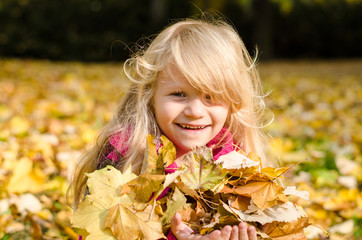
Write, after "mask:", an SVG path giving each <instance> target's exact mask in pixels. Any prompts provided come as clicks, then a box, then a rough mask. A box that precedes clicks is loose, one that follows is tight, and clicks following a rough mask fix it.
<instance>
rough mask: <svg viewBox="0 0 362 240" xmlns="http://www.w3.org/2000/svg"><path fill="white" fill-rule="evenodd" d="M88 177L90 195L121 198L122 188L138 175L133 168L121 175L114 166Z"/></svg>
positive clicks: (89, 174) (90, 174)
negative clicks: (133, 171)
mask: <svg viewBox="0 0 362 240" xmlns="http://www.w3.org/2000/svg"><path fill="white" fill-rule="evenodd" d="M86 175H87V176H88V180H87V186H88V189H89V192H90V194H92V195H100V196H106V195H112V196H120V195H121V188H122V186H123V185H124V184H125V183H127V182H129V181H131V180H133V179H135V178H136V177H137V175H136V174H134V173H132V171H131V168H128V169H127V170H126V171H125V172H124V173H121V172H120V171H119V170H117V169H115V168H114V167H112V166H107V167H105V168H102V169H100V170H97V171H94V172H92V173H88V174H86Z"/></svg>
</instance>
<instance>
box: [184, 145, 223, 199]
mask: <svg viewBox="0 0 362 240" xmlns="http://www.w3.org/2000/svg"><path fill="white" fill-rule="evenodd" d="M181 169H182V171H184V172H183V174H181V175H180V180H181V182H182V183H183V184H184V186H186V187H188V188H190V189H195V190H198V191H201V192H204V191H206V190H209V189H212V188H214V187H216V186H217V185H219V184H220V183H222V181H223V179H224V177H225V173H224V172H223V171H222V168H221V166H220V165H217V164H215V163H214V162H213V159H212V151H211V149H210V148H206V147H198V148H197V149H195V150H194V151H193V152H190V153H189V154H187V155H186V156H185V158H184V160H183V162H182V165H181Z"/></svg>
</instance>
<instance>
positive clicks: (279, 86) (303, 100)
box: [0, 59, 362, 240]
mask: <svg viewBox="0 0 362 240" xmlns="http://www.w3.org/2000/svg"><path fill="white" fill-rule="evenodd" d="M260 68H261V69H260V73H261V79H262V82H263V85H264V86H265V87H266V90H272V92H271V94H270V95H269V96H268V97H267V98H266V100H267V101H268V102H267V106H268V107H269V108H270V109H271V110H272V112H273V113H274V116H275V120H274V122H273V123H272V124H271V125H270V126H268V127H267V129H266V130H267V132H268V134H270V135H271V136H272V138H271V139H270V140H271V153H272V155H274V156H275V157H276V159H278V160H279V162H280V165H281V166H292V165H295V164H296V163H298V162H299V161H301V160H303V159H307V160H306V161H304V162H303V163H301V164H298V165H296V166H295V167H293V168H291V169H290V170H288V171H287V172H285V173H284V175H283V176H284V182H285V185H286V186H293V185H296V186H298V190H302V191H308V192H309V194H310V200H309V203H307V202H306V201H305V200H300V199H296V201H297V205H300V206H303V208H304V210H305V211H306V213H307V214H308V216H309V221H310V222H311V223H312V224H317V225H320V226H321V227H322V228H323V229H326V230H327V231H328V232H329V237H330V239H332V240H345V239H348V240H352V239H360V238H362V194H361V192H362V191H361V190H362V174H361V172H362V147H361V146H362V138H361V136H362V135H361V132H362V124H361V123H362V119H361V117H362V108H361V106H362V97H361V96H362V81H361V79H362V68H361V60H358V59H355V60H343V61H335V60H333V61H288V62H267V63H264V62H262V63H261V64H260ZM126 85H127V81H126V80H125V78H124V76H123V75H122V70H121V64H120V63H113V64H112V63H79V62H51V61H39V60H27V59H0V239H2V240H7V239H41V238H43V239H57V240H60V239H64V240H65V239H77V240H78V236H77V235H76V234H75V233H74V231H73V230H72V229H71V228H70V226H71V224H70V222H69V217H70V216H71V215H72V210H71V208H70V207H69V206H68V205H67V203H66V200H65V192H66V189H67V187H68V179H69V175H70V173H71V170H72V166H73V162H74V161H75V160H76V159H77V158H78V157H79V155H80V154H81V152H82V151H84V150H86V149H88V148H89V147H90V145H92V142H93V140H94V139H95V135H96V132H97V131H98V130H99V129H100V128H101V127H102V126H104V125H105V123H106V122H108V121H109V120H110V118H111V117H112V114H113V113H114V110H115V103H116V98H117V97H118V96H119V95H120V94H121V93H122V92H124V90H125V87H126ZM169 194H171V192H170V193H169ZM305 233H306V236H307V238H308V239H320V236H322V237H325V235H323V232H322V231H320V230H318V229H316V228H314V230H312V228H311V227H310V226H309V227H307V228H306V229H305ZM321 234H322V235H321Z"/></svg>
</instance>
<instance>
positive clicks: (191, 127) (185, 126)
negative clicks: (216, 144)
mask: <svg viewBox="0 0 362 240" xmlns="http://www.w3.org/2000/svg"><path fill="white" fill-rule="evenodd" d="M180 126H181V127H183V128H188V129H203V128H205V126H201V127H200V126H188V125H182V124H180Z"/></svg>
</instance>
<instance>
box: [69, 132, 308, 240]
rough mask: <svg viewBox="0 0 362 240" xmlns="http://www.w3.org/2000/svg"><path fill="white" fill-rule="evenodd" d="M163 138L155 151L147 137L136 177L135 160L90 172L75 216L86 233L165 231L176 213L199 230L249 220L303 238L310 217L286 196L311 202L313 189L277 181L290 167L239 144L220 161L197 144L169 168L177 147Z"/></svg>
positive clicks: (139, 235)
mask: <svg viewBox="0 0 362 240" xmlns="http://www.w3.org/2000/svg"><path fill="white" fill-rule="evenodd" d="M161 140H162V147H161V148H160V149H159V150H158V152H157V151H156V146H155V144H154V143H153V137H152V136H150V137H149V138H148V148H147V149H148V154H147V158H145V160H144V162H143V165H142V170H141V173H140V175H138V176H137V175H135V174H134V173H132V171H131V170H130V169H131V167H130V168H129V169H128V170H126V171H124V172H123V173H121V172H120V171H118V170H116V169H115V168H113V167H112V166H107V167H106V168H103V169H101V170H97V171H95V172H93V173H90V174H88V177H89V178H88V181H87V186H88V188H89V192H90V194H89V195H87V196H86V198H85V200H84V201H83V202H82V203H81V204H80V205H79V208H78V209H77V210H76V211H75V213H74V215H73V216H72V218H71V221H72V223H73V226H74V227H77V228H81V229H83V230H85V231H86V232H87V233H85V232H83V234H84V235H85V234H86V235H87V239H100V238H101V239H110V240H111V239H121V240H132V239H149V240H151V239H161V238H165V235H167V232H168V231H169V230H170V222H171V219H172V217H173V216H174V215H175V213H176V212H180V213H181V216H182V219H183V221H185V222H186V224H188V225H189V226H190V227H191V228H192V229H193V230H194V231H195V232H198V233H201V234H206V233H209V232H211V231H213V230H215V229H221V228H222V227H224V226H226V225H236V224H238V223H240V222H241V221H244V222H247V223H248V224H250V225H254V226H255V227H256V229H257V234H258V235H259V236H260V238H261V239H271V238H273V239H289V238H291V239H295V240H297V239H305V236H304V232H303V229H304V228H305V227H307V226H308V225H309V224H308V216H307V214H306V213H305V212H304V211H303V209H302V208H301V207H300V206H298V205H296V204H293V203H292V202H291V201H289V198H288V196H294V197H298V198H302V199H304V200H306V201H308V198H309V194H308V192H306V191H303V192H301V191H297V190H296V188H295V187H287V188H284V187H283V186H282V185H281V184H280V183H279V181H280V178H281V177H282V175H283V174H284V173H285V172H286V171H287V170H288V169H289V168H288V167H283V168H272V167H267V168H262V166H261V161H260V159H259V158H258V157H257V156H255V155H254V154H252V153H249V154H248V156H245V153H243V152H242V151H241V150H240V151H232V152H230V153H228V154H226V155H223V156H221V157H220V158H219V159H218V160H217V161H216V162H214V160H213V156H212V150H211V149H210V148H207V147H198V148H196V149H195V150H193V151H192V152H190V153H189V154H187V155H186V156H185V157H184V159H183V161H182V163H181V166H180V167H179V168H178V169H177V170H176V171H175V172H174V173H171V174H168V175H165V169H164V168H165V166H168V165H170V164H171V163H172V162H173V161H174V160H175V158H176V150H175V147H174V146H173V144H172V143H171V142H170V141H169V140H168V139H167V138H165V137H162V138H161ZM165 193H166V194H167V195H166V196H163V195H165ZM88 234H89V235H88Z"/></svg>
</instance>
